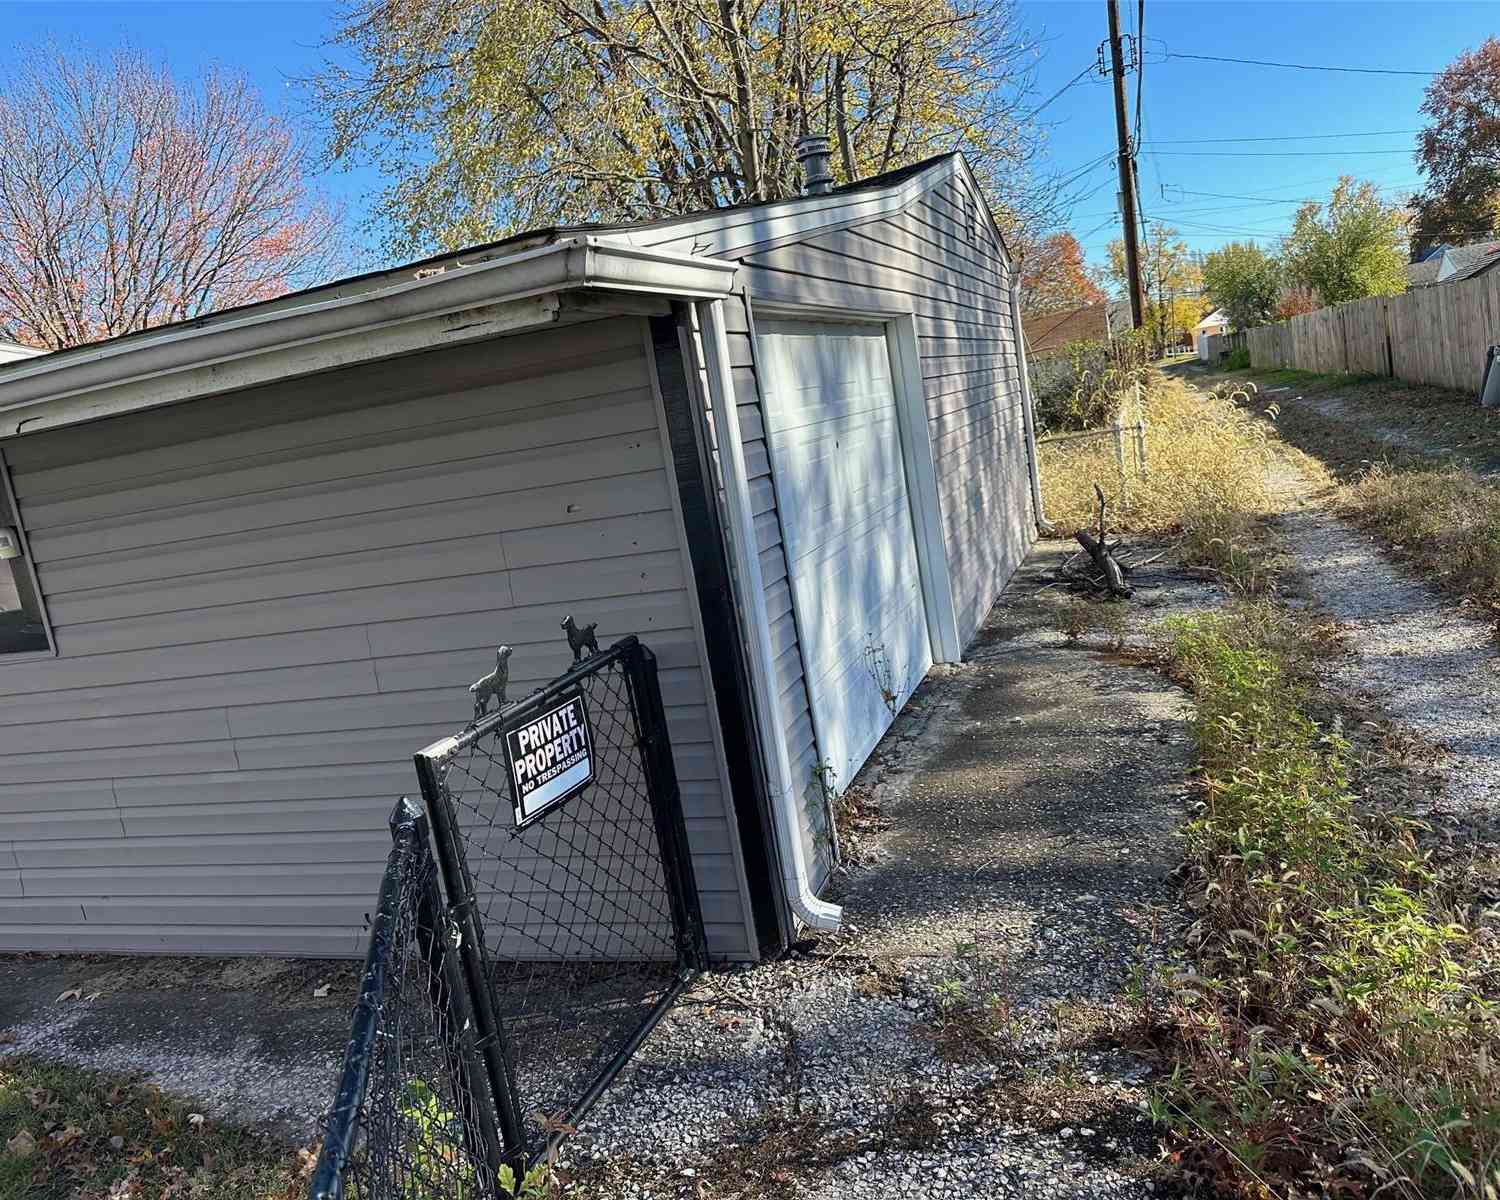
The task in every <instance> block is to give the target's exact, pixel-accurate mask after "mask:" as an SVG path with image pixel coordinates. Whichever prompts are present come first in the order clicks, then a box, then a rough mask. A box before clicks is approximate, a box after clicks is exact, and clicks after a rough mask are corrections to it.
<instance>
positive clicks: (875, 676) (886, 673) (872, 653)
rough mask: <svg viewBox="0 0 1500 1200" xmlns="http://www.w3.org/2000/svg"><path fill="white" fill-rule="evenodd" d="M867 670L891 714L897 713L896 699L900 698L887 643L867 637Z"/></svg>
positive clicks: (865, 656)
mask: <svg viewBox="0 0 1500 1200" xmlns="http://www.w3.org/2000/svg"><path fill="white" fill-rule="evenodd" d="M864 658H865V670H866V671H867V672H868V673H869V676H870V679H871V681H872V682H873V683H874V684H875V687H876V688H877V689H878V690H879V692H880V699H881V701H882V702H883V703H884V704H885V706H886V708H887V709H888V710H889V712H890V714H891V716H893V717H894V716H895V715H896V701H897V700H898V699H900V697H899V695H898V694H897V692H896V687H895V680H894V678H893V677H892V674H891V659H890V656H889V655H888V654H887V653H886V652H885V643H884V642H881V643H880V644H878V645H877V644H876V643H875V642H873V641H871V640H869V636H868V635H866V639H865V654H864Z"/></svg>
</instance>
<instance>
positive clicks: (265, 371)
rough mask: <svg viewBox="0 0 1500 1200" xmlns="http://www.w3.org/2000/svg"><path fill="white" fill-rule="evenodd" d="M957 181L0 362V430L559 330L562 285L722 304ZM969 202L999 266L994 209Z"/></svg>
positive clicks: (529, 237)
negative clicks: (778, 250)
mask: <svg viewBox="0 0 1500 1200" xmlns="http://www.w3.org/2000/svg"><path fill="white" fill-rule="evenodd" d="M954 175H962V176H963V177H964V178H966V179H967V180H968V183H969V185H970V186H969V190H970V191H971V192H972V194H974V195H976V196H979V195H982V194H983V193H982V192H981V190H980V189H979V187H978V184H977V182H975V181H974V178H973V174H972V172H971V171H970V170H969V167H968V164H967V163H966V162H965V161H964V158H963V156H962V155H961V154H958V153H956V152H954V153H948V154H943V155H939V156H936V157H934V158H929V159H926V160H923V161H922V162H918V163H913V164H911V165H910V166H906V167H901V168H899V169H897V170H893V171H887V172H885V173H883V174H880V175H876V176H872V177H871V178H869V179H863V180H860V181H858V182H856V183H853V184H846V185H844V186H843V187H838V188H835V189H833V190H832V191H830V192H826V193H821V194H817V195H810V196H794V197H789V198H787V199H784V200H775V201H763V202H758V203H754V204H741V205H735V206H731V207H725V208H718V209H711V210H707V211H705V212H701V213H692V214H688V215H685V216H674V217H665V218H660V219H657V220H651V221H642V222H635V223H626V224H619V225H598V224H589V225H571V226H550V227H546V228H542V229H535V230H529V231H526V232H524V233H518V234H515V235H513V236H511V237H507V238H503V239H501V240H500V241H496V242H489V243H485V244H483V245H479V246H473V247H469V248H467V249H464V250H460V251H455V252H452V253H447V254H440V255H435V256H432V257H429V258H425V259H421V260H419V261H417V262H412V263H406V264H403V265H402V266H399V267H393V268H389V269H386V270H381V271H372V272H367V273H365V274H361V275H355V276H351V277H349V278H345V279H339V280H335V281H333V282H330V283H326V284H322V285H319V286H317V287H312V288H307V289H304V290H302V291H299V292H294V293H290V294H288V295H285V296H280V297H277V298H276V299H274V300H268V301H262V302H260V303H256V304H250V305H243V306H240V307H238V308H230V309H224V310H222V311H219V312H215V313H211V314H208V315H205V316H203V317H199V318H196V319H194V320H190V321H183V322H178V323H176V324H172V325H163V326H157V327H154V328H152V329H146V330H141V331H139V332H136V333H130V334H125V335H122V336H120V337H116V338H113V339H110V340H108V341H104V342H95V343H89V344H86V345H81V346H75V347H71V348H69V349H66V350H60V351H57V352H55V353H52V354H48V355H44V356H42V357H40V358H37V359H35V360H33V361H29V362H15V363H10V364H8V365H6V366H4V367H0V437H8V436H14V435H15V434H18V433H20V432H22V431H23V429H24V430H25V431H31V430H35V429H39V428H52V427H56V426H59V425H66V424H73V423H76V422H79V421H84V420H91V419H95V418H99V417H104V416H111V415H114V414H116V413H118V412H124V411H132V410H134V409H137V408H147V407H154V406H157V405H161V404H170V403H175V402H177V401H180V400H185V399H190V398H193V397H195V396H198V395H207V394H213V393H221V392H228V391H235V390H239V389H241V388H245V387H251V386H255V385H256V384H259V383H265V382H270V381H272V380H274V379H277V378H285V377H288V376H290V375H294V374H307V373H310V372H312V371H317V370H327V369H332V368H333V367H337V366H341V365H348V364H349V363H351V362H354V361H362V360H368V359H373V358H381V357H390V356H392V355H394V354H402V353H412V352H414V351H417V350H421V349H430V348H435V347H436V346H440V345H444V344H453V343H455V342H459V341H475V340H479V339H482V338H485V337H494V336H498V335H499V334H501V333H504V332H514V331H515V330H516V329H517V328H521V327H533V326H540V325H544V324H547V323H550V322H556V321H558V320H559V312H558V307H559V306H558V303H557V297H558V296H559V295H560V294H561V293H564V292H577V291H586V290H595V291H599V292H608V293H613V294H616V295H618V294H621V293H636V294H643V293H644V294H655V295H656V296H658V297H660V296H663V295H666V296H675V297H684V298H690V299H712V298H714V297H717V296H723V295H725V294H727V293H728V292H730V291H731V290H733V288H734V286H735V279H736V277H737V274H738V270H739V266H738V263H737V262H736V261H733V259H734V258H738V257H743V256H745V255H746V254H749V253H752V252H754V251H755V250H758V249H768V248H770V247H772V246H776V245H782V244H785V243H788V242H797V241H802V240H805V239H807V238H809V237H813V236H815V235H816V234H818V233H819V232H826V231H831V230H833V229H839V228H846V227H848V226H850V225H855V224H861V223H863V222H865V221H870V220H876V219H879V218H880V217H881V216H886V215H894V214H895V213H898V212H900V211H902V210H903V209H905V208H906V207H908V206H909V205H911V204H912V203H914V202H915V201H916V200H917V198H919V197H920V196H922V195H925V194H927V193H928V192H930V191H931V189H933V188H935V187H937V186H939V185H940V184H941V183H943V182H944V181H946V180H947V179H949V178H952V177H953V176H954ZM977 208H978V210H979V216H980V219H981V220H983V221H985V222H987V224H988V228H989V229H990V231H991V233H992V236H993V238H994V240H995V243H996V245H997V246H998V247H999V249H1000V252H1001V254H1002V256H1004V258H1005V260H1006V261H1007V262H1008V261H1009V255H1008V253H1007V252H1006V248H1005V244H1004V239H1003V237H1002V235H1001V233H1000V230H999V227H998V226H997V225H996V224H995V220H994V215H993V213H991V212H990V211H989V208H988V206H987V205H985V204H983V203H981V204H979V205H978V206H977ZM502 310H503V311H502Z"/></svg>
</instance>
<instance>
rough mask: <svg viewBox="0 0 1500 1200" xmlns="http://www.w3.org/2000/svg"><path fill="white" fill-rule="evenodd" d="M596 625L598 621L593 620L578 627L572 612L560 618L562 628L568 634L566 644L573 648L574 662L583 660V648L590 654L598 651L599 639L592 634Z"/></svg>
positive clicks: (597, 625)
mask: <svg viewBox="0 0 1500 1200" xmlns="http://www.w3.org/2000/svg"><path fill="white" fill-rule="evenodd" d="M598 627H599V622H598V621H594V622H592V623H590V624H588V625H585V626H583V628H581V629H580V628H579V627H578V626H577V625H576V624H575V623H574V621H573V614H572V613H569V614H568V615H567V616H566V617H564V618H563V619H562V630H563V632H564V633H566V634H567V635H568V645H569V646H571V647H572V649H573V661H574V662H582V661H583V652H584V651H585V650H587V651H588V652H589V653H590V654H591V655H592V654H598V653H599V639H598V638H596V637H595V636H594V630H595V629H597V628H598Z"/></svg>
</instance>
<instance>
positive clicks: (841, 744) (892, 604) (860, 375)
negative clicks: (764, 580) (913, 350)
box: [758, 321, 932, 788]
mask: <svg viewBox="0 0 1500 1200" xmlns="http://www.w3.org/2000/svg"><path fill="white" fill-rule="evenodd" d="M758 342H759V350H760V360H761V369H762V373H763V374H764V375H765V377H766V378H765V379H764V380H763V387H764V390H765V401H766V414H765V415H766V437H767V440H768V441H769V443H770V449H771V462H772V469H773V470H774V472H775V476H776V490H777V502H778V506H779V508H780V512H781V522H782V529H783V534H784V539H785V546H786V554H787V566H788V570H789V572H790V576H791V587H792V602H793V604H794V605H795V606H796V612H797V623H798V627H799V630H800V633H801V640H802V660H803V670H804V674H805V677H806V679H807V685H808V694H809V699H810V701H811V704H812V712H813V724H814V727H815V729H816V733H817V739H818V751H819V758H820V760H821V761H822V762H823V763H825V764H827V765H828V766H831V767H832V768H833V769H834V770H835V771H836V772H837V786H839V787H841V788H842V787H844V786H846V785H847V784H848V783H849V781H850V780H851V779H852V778H853V776H854V773H855V772H856V771H857V770H858V769H859V766H860V764H861V763H863V762H864V761H865V759H866V758H867V757H869V754H870V751H871V750H873V749H874V748H875V743H876V742H878V741H879V740H880V736H881V734H883V733H884V732H885V730H886V729H887V728H888V727H889V725H890V723H891V721H892V720H893V719H894V716H895V713H896V712H897V711H898V710H899V709H900V708H901V706H902V705H903V704H904V703H906V700H907V698H908V697H909V696H910V695H911V693H912V691H913V690H914V689H915V688H916V686H917V684H919V683H920V682H921V681H922V677H923V676H924V675H926V674H927V671H928V668H930V667H931V666H932V649H931V645H930V643H929V641H928V635H927V615H926V611H925V609H924V606H923V600H922V581H921V576H920V573H919V571H918V567H917V551H916V543H915V540H914V538H913V534H912V514H911V506H910V504H909V503H908V498H907V482H906V471H905V466H904V463H903V459H902V453H901V432H900V423H899V419H898V416H897V410H896V394H895V388H894V385H893V382H892V376H891V360H890V354H889V352H888V350H887V346H886V338H885V330H884V328H883V327H882V326H879V325H855V324H833V323H830V322H822V321H798V322H779V321H770V322H762V323H760V327H759V330H758Z"/></svg>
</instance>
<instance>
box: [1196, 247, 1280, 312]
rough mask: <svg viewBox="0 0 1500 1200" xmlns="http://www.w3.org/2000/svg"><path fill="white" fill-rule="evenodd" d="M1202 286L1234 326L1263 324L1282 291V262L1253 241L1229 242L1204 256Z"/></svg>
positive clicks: (1210, 299)
mask: <svg viewBox="0 0 1500 1200" xmlns="http://www.w3.org/2000/svg"><path fill="white" fill-rule="evenodd" d="M1203 290H1204V293H1205V295H1206V296H1207V297H1208V300H1209V302H1210V303H1211V304H1213V305H1214V307H1215V308H1220V309H1223V311H1224V315H1225V316H1227V317H1228V318H1229V321H1230V324H1232V325H1233V326H1234V327H1235V328H1236V329H1250V328H1252V327H1254V326H1256V325H1264V324H1265V323H1266V322H1267V321H1269V320H1270V319H1271V315H1272V314H1273V313H1274V312H1275V311H1276V301H1277V298H1278V297H1279V296H1280V295H1281V264H1280V263H1278V262H1277V261H1276V259H1275V258H1273V257H1272V256H1271V255H1269V254H1267V253H1266V252H1265V251H1264V250H1262V249H1261V248H1260V247H1259V246H1257V245H1256V244H1255V243H1254V242H1230V243H1228V244H1227V245H1225V246H1221V247H1220V248H1219V249H1217V250H1215V251H1213V252H1212V253H1210V254H1209V255H1208V256H1207V257H1206V258H1204V260H1203Z"/></svg>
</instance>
